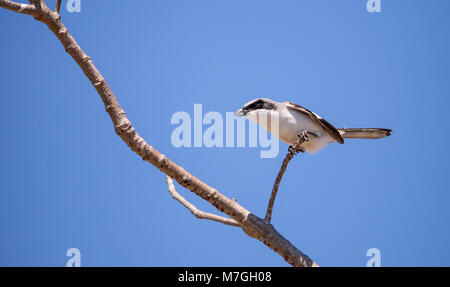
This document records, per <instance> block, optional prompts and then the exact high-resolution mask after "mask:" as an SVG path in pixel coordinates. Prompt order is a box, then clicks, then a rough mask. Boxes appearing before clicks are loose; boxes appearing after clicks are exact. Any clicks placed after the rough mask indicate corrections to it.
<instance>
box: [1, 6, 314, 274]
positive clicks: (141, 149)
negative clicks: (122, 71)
mask: <svg viewBox="0 0 450 287" xmlns="http://www.w3.org/2000/svg"><path fill="white" fill-rule="evenodd" d="M30 1H33V4H34V5H35V7H37V9H36V10H38V11H37V12H36V13H33V14H32V15H33V16H34V18H35V19H36V20H38V21H41V22H42V23H44V24H46V25H47V26H48V28H49V29H50V30H51V31H52V32H53V33H54V34H55V36H56V37H57V38H58V40H59V41H60V42H61V44H62V45H63V46H64V49H65V50H66V52H67V53H69V55H70V56H71V57H72V58H73V59H74V60H75V61H76V62H77V64H78V65H79V66H80V68H81V69H82V70H83V72H84V74H85V75H86V77H87V78H88V79H89V81H90V82H91V83H92V85H93V86H94V88H95V89H96V90H97V93H98V94H99V96H100V98H101V99H102V101H103V103H104V105H105V109H106V112H107V113H108V114H109V116H110V118H111V120H112V122H113V125H114V129H115V131H116V133H117V135H119V136H120V138H121V139H122V140H123V141H124V142H125V143H126V144H127V145H128V146H129V147H130V149H131V150H132V151H134V152H135V153H136V154H138V155H139V156H140V157H141V158H142V159H143V160H145V161H147V162H149V163H151V164H152V165H154V166H155V167H157V168H158V169H159V170H160V171H161V172H163V173H165V174H166V175H168V176H170V177H171V178H173V179H175V180H176V181H177V182H178V183H179V184H180V185H181V186H183V187H185V188H187V189H189V190H190V191H192V192H193V193H195V194H196V195H198V196H200V197H201V198H203V199H204V200H206V201H208V202H209V203H211V204H212V205H213V206H215V207H216V208H217V209H218V210H219V211H220V212H224V213H225V214H227V215H228V216H230V217H231V218H232V219H234V220H235V221H236V222H239V223H240V224H241V227H242V230H243V231H244V232H245V233H246V234H247V235H248V236H250V237H253V238H256V239H258V240H260V241H261V242H263V243H264V244H265V245H267V246H268V247H269V248H271V249H272V250H273V251H275V252H277V253H278V254H279V255H280V256H282V257H283V258H284V260H286V261H287V262H288V263H289V264H291V265H293V266H299V267H309V266H317V264H316V263H315V262H314V261H312V260H311V258H309V257H308V256H307V255H305V254H304V253H302V252H301V251H300V250H298V249H297V248H296V247H295V246H294V245H293V244H292V243H291V242H289V241H288V240H287V239H285V238H284V237H283V236H282V235H281V234H280V233H278V231H276V230H275V228H274V227H273V226H272V225H271V224H267V223H265V222H264V220H263V219H261V218H259V217H257V216H255V215H253V214H252V213H251V212H250V211H248V210H247V209H245V208H244V207H242V206H241V205H239V204H238V203H236V202H235V201H233V200H231V199H229V198H228V197H226V196H224V195H223V194H221V193H220V192H218V191H217V190H216V189H215V188H213V187H211V186H209V185H207V184H206V183H204V182H203V181H201V180H199V179H198V178H196V177H195V176H193V175H192V174H190V173H189V172H187V171H186V170H185V169H184V168H182V167H181V166H179V165H177V164H176V163H174V162H173V161H171V160H169V159H168V158H167V157H166V156H165V155H163V154H161V153H160V152H159V151H157V150H156V149H155V148H154V147H152V146H151V145H149V144H148V143H147V142H146V141H145V140H144V139H143V138H142V137H141V136H140V135H139V134H138V133H137V132H136V130H135V129H134V127H133V125H132V124H131V122H130V121H129V119H128V118H127V116H126V114H125V111H124V110H123V109H122V107H121V106H120V105H119V103H118V102H117V99H116V97H115V96H114V93H113V92H112V90H111V88H110V87H109V85H108V83H107V82H106V80H105V79H104V78H103V76H102V74H101V73H100V72H99V71H98V69H97V68H96V67H95V65H94V63H93V62H92V61H91V58H90V57H89V56H88V55H86V53H85V52H84V51H83V50H82V49H81V48H80V46H79V45H78V43H77V42H76V41H75V39H74V38H73V36H72V35H71V34H70V33H69V31H68V30H67V28H66V27H65V25H64V24H63V23H62V21H61V18H60V17H59V15H58V14H57V13H55V12H52V11H51V10H50V9H49V8H48V7H47V6H46V5H45V3H44V2H43V1H42V0H30ZM9 2H10V1H5V0H0V3H3V4H4V3H8V5H6V4H4V5H3V6H2V7H5V8H8V9H9V8H11V5H10V3H9ZM13 10H14V9H13ZM25 14H27V13H25Z"/></svg>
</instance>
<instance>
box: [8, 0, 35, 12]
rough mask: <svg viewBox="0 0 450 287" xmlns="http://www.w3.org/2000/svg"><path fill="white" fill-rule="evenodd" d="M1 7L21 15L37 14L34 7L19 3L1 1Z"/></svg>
mask: <svg viewBox="0 0 450 287" xmlns="http://www.w3.org/2000/svg"><path fill="white" fill-rule="evenodd" d="M0 7H2V8H5V9H8V10H11V11H14V12H17V13H21V14H27V15H34V14H35V13H36V7H35V6H34V5H28V4H23V3H17V2H14V1H10V0H0Z"/></svg>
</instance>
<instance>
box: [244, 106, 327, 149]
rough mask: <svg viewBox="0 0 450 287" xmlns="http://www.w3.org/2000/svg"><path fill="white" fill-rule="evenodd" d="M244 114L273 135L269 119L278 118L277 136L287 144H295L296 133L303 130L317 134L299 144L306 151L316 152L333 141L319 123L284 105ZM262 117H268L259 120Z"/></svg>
mask: <svg viewBox="0 0 450 287" xmlns="http://www.w3.org/2000/svg"><path fill="white" fill-rule="evenodd" d="M246 116H247V117H248V118H249V119H250V120H252V121H253V122H255V123H258V124H260V125H261V126H263V127H264V128H265V129H266V130H268V131H269V132H271V133H272V134H275V135H276V133H275V132H273V131H272V127H271V120H272V119H274V118H278V120H279V132H278V137H279V138H280V139H281V140H282V141H283V142H285V143H287V144H289V145H293V144H295V143H296V142H297V140H298V134H300V133H301V132H303V131H305V130H306V131H309V132H311V133H313V134H315V135H317V137H314V136H310V139H309V141H307V142H304V143H303V144H302V145H301V147H302V148H303V149H304V150H305V151H307V152H316V151H318V150H320V149H322V148H324V147H325V146H326V145H327V144H328V143H330V142H332V141H333V139H332V138H331V136H330V135H328V133H327V132H326V131H325V130H324V129H323V128H322V126H321V125H320V124H319V123H316V122H315V121H313V120H312V119H311V118H309V117H308V116H307V115H305V114H303V113H301V112H298V111H295V110H292V109H288V108H286V107H285V106H283V107H279V108H278V110H277V111H274V110H270V111H269V110H258V111H253V112H249V113H248V114H247V115H246ZM264 117H266V118H268V120H261V119H263V118H264Z"/></svg>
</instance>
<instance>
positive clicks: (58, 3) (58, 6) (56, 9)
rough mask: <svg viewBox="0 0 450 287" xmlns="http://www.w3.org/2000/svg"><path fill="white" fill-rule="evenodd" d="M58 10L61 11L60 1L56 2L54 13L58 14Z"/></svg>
mask: <svg viewBox="0 0 450 287" xmlns="http://www.w3.org/2000/svg"><path fill="white" fill-rule="evenodd" d="M60 9H61V0H56V6H55V13H58V14H59V10H60Z"/></svg>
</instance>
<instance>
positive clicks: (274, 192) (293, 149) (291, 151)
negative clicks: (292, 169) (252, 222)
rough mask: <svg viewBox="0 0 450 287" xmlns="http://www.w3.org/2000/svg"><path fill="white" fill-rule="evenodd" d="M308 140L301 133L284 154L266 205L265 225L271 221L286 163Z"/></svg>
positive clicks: (306, 136) (305, 135)
mask: <svg viewBox="0 0 450 287" xmlns="http://www.w3.org/2000/svg"><path fill="white" fill-rule="evenodd" d="M308 140H309V139H308V135H307V133H306V132H303V133H302V134H300V135H299V138H298V141H297V142H296V143H295V144H294V145H293V146H289V150H288V153H287V154H286V157H285V158H284V160H283V164H282V165H281V168H280V171H279V172H278V175H277V178H276V179H275V183H274V184H273V188H272V194H271V195H270V199H269V204H268V205H267V211H266V217H265V221H266V223H270V220H271V219H272V209H273V204H274V203H275V198H276V197H277V192H278V187H279V186H280V182H281V179H282V178H283V175H284V172H285V171H286V168H287V165H288V163H289V162H290V161H291V159H292V158H293V157H294V155H295V154H296V153H298V152H299V151H300V145H301V144H302V143H304V142H305V141H308Z"/></svg>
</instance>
